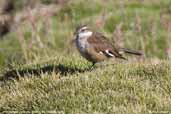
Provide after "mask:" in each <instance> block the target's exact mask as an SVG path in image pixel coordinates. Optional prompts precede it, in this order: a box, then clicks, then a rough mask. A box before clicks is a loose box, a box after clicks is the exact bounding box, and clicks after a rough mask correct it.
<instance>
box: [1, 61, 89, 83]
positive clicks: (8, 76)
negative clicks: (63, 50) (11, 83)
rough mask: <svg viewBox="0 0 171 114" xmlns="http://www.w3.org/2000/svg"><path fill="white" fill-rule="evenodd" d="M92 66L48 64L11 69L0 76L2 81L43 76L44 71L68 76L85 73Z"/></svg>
mask: <svg viewBox="0 0 171 114" xmlns="http://www.w3.org/2000/svg"><path fill="white" fill-rule="evenodd" d="M91 70H92V67H91V66H90V67H88V68H85V69H81V68H77V67H70V66H66V65H63V64H58V65H47V66H44V67H40V68H27V69H23V70H10V71H7V72H5V73H4V75H3V76H2V77H1V78H0V81H6V80H12V79H19V78H20V77H25V76H32V75H34V76H37V77H39V76H41V74H42V73H52V72H55V73H60V74H61V75H62V76H66V75H67V74H74V73H77V72H78V73H84V72H85V71H91Z"/></svg>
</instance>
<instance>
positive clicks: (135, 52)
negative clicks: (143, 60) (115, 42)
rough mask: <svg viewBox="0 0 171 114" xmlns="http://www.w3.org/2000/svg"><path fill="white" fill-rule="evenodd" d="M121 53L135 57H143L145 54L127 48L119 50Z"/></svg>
mask: <svg viewBox="0 0 171 114" xmlns="http://www.w3.org/2000/svg"><path fill="white" fill-rule="evenodd" d="M119 53H128V54H133V55H138V56H141V55H143V53H142V52H140V51H136V50H132V49H126V48H121V49H119Z"/></svg>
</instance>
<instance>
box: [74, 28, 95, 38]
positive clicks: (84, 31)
mask: <svg viewBox="0 0 171 114" xmlns="http://www.w3.org/2000/svg"><path fill="white" fill-rule="evenodd" d="M92 33H93V32H92V31H91V30H90V28H89V27H88V26H86V25H83V26H78V27H77V28H76V31H75V33H74V34H75V35H76V36H77V37H79V38H87V37H90V36H91V35H92Z"/></svg>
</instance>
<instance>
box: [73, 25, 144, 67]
mask: <svg viewBox="0 0 171 114" xmlns="http://www.w3.org/2000/svg"><path fill="white" fill-rule="evenodd" d="M75 35H76V40H75V42H76V46H77V49H78V51H79V52H80V54H81V55H82V56H83V57H84V58H86V59H87V60H88V61H91V62H92V63H93V64H95V63H96V62H101V61H104V60H106V59H109V58H120V59H126V58H124V57H123V56H122V53H129V54H134V55H142V53H140V52H139V51H134V50H130V49H126V48H120V49H117V48H115V47H114V45H112V43H111V42H110V41H109V40H108V39H107V38H106V37H105V36H104V35H102V34H101V33H98V32H93V31H91V30H90V29H89V28H88V27H87V26H80V27H77V28H76V32H75Z"/></svg>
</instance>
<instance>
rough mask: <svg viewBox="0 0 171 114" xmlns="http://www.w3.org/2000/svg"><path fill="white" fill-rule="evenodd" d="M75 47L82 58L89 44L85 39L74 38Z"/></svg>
mask: <svg viewBox="0 0 171 114" xmlns="http://www.w3.org/2000/svg"><path fill="white" fill-rule="evenodd" d="M76 46H77V49H78V50H79V52H80V53H81V55H83V56H84V54H85V53H86V50H87V48H88V46H89V44H88V42H87V38H76Z"/></svg>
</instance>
